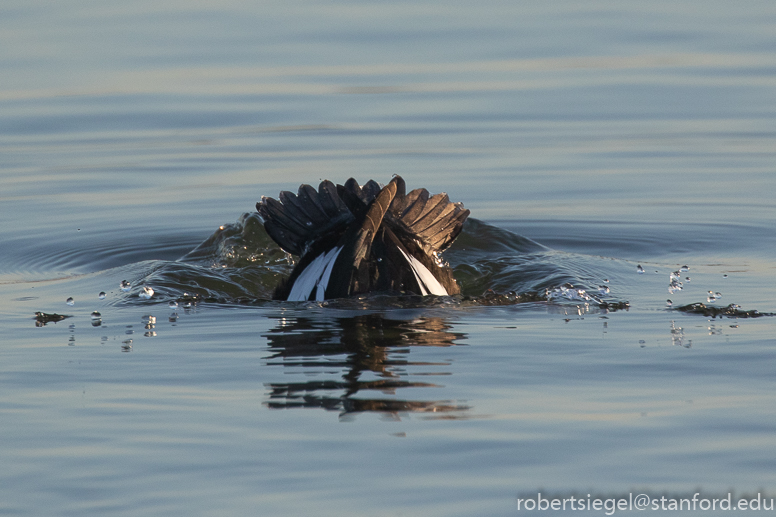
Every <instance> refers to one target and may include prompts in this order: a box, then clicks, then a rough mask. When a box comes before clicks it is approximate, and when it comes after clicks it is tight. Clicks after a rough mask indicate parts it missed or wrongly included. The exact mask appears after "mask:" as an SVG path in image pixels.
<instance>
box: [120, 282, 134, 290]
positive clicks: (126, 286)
mask: <svg viewBox="0 0 776 517" xmlns="http://www.w3.org/2000/svg"><path fill="white" fill-rule="evenodd" d="M119 287H120V288H121V290H122V291H123V292H125V293H128V292H129V290H130V289H132V284H131V283H130V282H129V280H122V281H121V283H120V284H119Z"/></svg>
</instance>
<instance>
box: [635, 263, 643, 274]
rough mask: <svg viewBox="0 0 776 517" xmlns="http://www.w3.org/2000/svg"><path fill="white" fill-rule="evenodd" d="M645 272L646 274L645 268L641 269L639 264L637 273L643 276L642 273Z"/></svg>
mask: <svg viewBox="0 0 776 517" xmlns="http://www.w3.org/2000/svg"><path fill="white" fill-rule="evenodd" d="M643 272H644V268H643V267H641V264H639V265H638V266H636V273H638V274H641V273H643Z"/></svg>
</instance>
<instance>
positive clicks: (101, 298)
mask: <svg viewBox="0 0 776 517" xmlns="http://www.w3.org/2000/svg"><path fill="white" fill-rule="evenodd" d="M106 296H107V295H106V294H105V291H100V294H98V295H97V298H99V299H100V300H104V299H105V297H106Z"/></svg>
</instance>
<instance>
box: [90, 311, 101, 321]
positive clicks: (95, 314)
mask: <svg viewBox="0 0 776 517" xmlns="http://www.w3.org/2000/svg"><path fill="white" fill-rule="evenodd" d="M100 318H102V314H100V313H99V312H97V311H94V312H93V313H92V319H93V320H98V319H100Z"/></svg>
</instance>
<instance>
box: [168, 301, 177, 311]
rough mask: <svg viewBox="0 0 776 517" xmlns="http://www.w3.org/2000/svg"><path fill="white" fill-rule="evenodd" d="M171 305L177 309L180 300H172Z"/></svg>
mask: <svg viewBox="0 0 776 517" xmlns="http://www.w3.org/2000/svg"><path fill="white" fill-rule="evenodd" d="M169 305H170V308H171V309H175V308H177V307H178V302H176V301H175V300H170V303H169Z"/></svg>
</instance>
